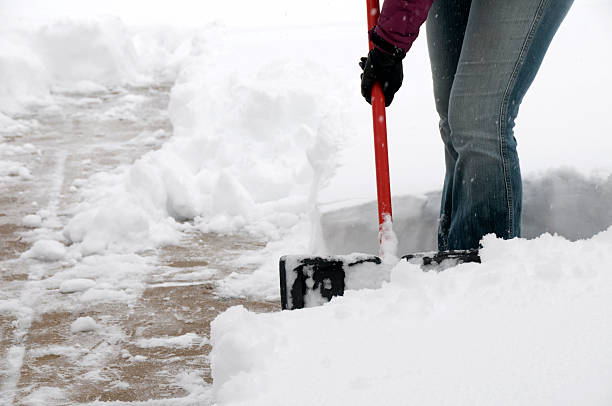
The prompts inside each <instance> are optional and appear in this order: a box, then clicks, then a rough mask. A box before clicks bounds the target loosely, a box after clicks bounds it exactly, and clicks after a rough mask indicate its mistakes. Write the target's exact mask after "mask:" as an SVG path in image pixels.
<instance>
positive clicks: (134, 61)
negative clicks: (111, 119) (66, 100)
mask: <svg viewBox="0 0 612 406" xmlns="http://www.w3.org/2000/svg"><path fill="white" fill-rule="evenodd" d="M26 21H27V20H26ZM0 22H4V23H5V24H4V26H3V28H2V29H0V34H2V35H1V36H0V114H1V113H4V114H2V115H0V122H2V123H3V122H7V123H12V124H15V123H14V122H13V121H11V118H10V116H11V115H15V114H19V113H23V112H24V111H25V108H26V107H27V106H28V105H30V104H40V103H50V102H52V99H51V97H50V96H51V93H52V92H71V93H92V92H94V93H95V92H100V91H105V90H106V89H107V88H108V87H117V86H122V85H145V84H150V83H156V82H159V81H162V82H163V81H171V80H173V79H174V78H175V77H176V73H177V69H178V66H180V62H181V61H182V60H183V58H184V57H185V56H187V54H188V53H189V52H190V46H191V45H190V42H189V41H188V38H187V37H186V35H187V34H186V32H184V31H182V30H179V29H174V30H170V29H162V28H158V29H157V30H154V29H151V28H149V29H147V30H144V29H142V30H140V31H139V30H132V29H128V28H127V27H126V26H125V25H124V24H123V22H122V21H121V20H120V19H119V18H116V17H98V18H89V19H84V18H83V19H68V18H64V19H61V20H56V21H47V22H44V23H40V22H31V21H30V22H23V21H21V22H20V23H18V24H16V23H15V22H13V21H11V22H8V21H0ZM7 115H8V116H9V117H7Z"/></svg>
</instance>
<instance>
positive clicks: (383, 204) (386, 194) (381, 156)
mask: <svg viewBox="0 0 612 406" xmlns="http://www.w3.org/2000/svg"><path fill="white" fill-rule="evenodd" d="M366 1H367V5H368V31H369V30H371V29H372V28H373V27H374V26H375V25H376V22H377V21H378V15H379V14H380V7H379V3H378V0H366ZM373 46H374V44H372V41H370V49H372V48H373ZM372 121H373V124H374V155H375V162H376V192H377V196H378V224H379V227H382V224H383V223H384V221H385V218H386V217H387V216H388V217H389V218H391V215H392V213H391V185H390V181H389V154H388V151H387V117H386V114H385V96H384V94H383V91H382V88H381V86H380V84H379V83H378V82H377V83H374V86H373V87H372Z"/></svg>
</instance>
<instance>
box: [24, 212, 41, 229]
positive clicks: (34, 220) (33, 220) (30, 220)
mask: <svg viewBox="0 0 612 406" xmlns="http://www.w3.org/2000/svg"><path fill="white" fill-rule="evenodd" d="M22 223H23V225H24V226H25V227H28V228H37V227H40V226H41V225H42V219H41V218H40V216H39V215H37V214H28V215H27V216H24V217H23V220H22Z"/></svg>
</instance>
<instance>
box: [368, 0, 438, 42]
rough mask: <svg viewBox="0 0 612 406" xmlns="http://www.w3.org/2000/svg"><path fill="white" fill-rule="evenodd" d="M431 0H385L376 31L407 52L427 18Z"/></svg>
mask: <svg viewBox="0 0 612 406" xmlns="http://www.w3.org/2000/svg"><path fill="white" fill-rule="evenodd" d="M432 3H433V0H385V2H384V3H383V7H382V11H381V13H380V17H379V18H378V23H377V24H376V28H375V30H376V33H377V34H378V35H379V36H381V37H382V38H383V39H384V40H385V41H387V42H389V43H391V44H393V45H395V46H397V47H400V48H402V49H403V50H404V51H406V52H408V50H409V49H410V47H411V46H412V43H413V42H414V40H415V39H416V38H417V36H418V35H419V27H421V25H422V24H423V23H424V22H425V20H426V19H427V13H428V12H429V9H430V8H431V5H432Z"/></svg>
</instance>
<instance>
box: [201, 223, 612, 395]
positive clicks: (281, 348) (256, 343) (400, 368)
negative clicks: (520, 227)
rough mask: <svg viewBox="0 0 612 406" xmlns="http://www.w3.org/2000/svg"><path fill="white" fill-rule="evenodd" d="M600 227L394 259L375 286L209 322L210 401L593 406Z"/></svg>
mask: <svg viewBox="0 0 612 406" xmlns="http://www.w3.org/2000/svg"><path fill="white" fill-rule="evenodd" d="M610 244H612V229H609V230H607V231H605V232H603V233H601V234H599V235H597V236H595V237H593V238H592V239H590V240H582V241H577V242H570V241H568V240H566V239H564V238H562V237H558V236H551V235H543V236H541V237H539V238H537V239H534V240H522V239H515V240H511V241H503V240H499V239H495V238H494V237H492V236H487V237H486V238H485V239H484V240H483V245H484V248H483V250H482V261H483V262H482V264H463V265H460V266H457V267H455V268H451V269H448V270H446V271H444V272H441V273H436V272H422V271H421V270H420V269H419V268H418V267H417V266H416V265H412V264H408V263H406V262H404V261H402V262H400V263H399V264H398V265H397V266H396V267H395V268H394V269H393V270H392V272H391V280H390V282H389V283H386V284H384V285H383V287H382V288H381V289H377V290H367V289H366V290H356V291H348V292H346V294H345V296H344V297H341V298H336V299H334V300H333V301H332V302H331V303H329V304H327V305H325V306H322V307H318V308H310V309H304V310H298V311H284V312H279V313H272V314H255V313H251V312H248V311H247V310H245V309H244V308H243V307H240V306H239V307H233V308H231V309H229V310H228V311H227V312H225V313H223V314H222V315H220V316H219V317H218V318H217V319H216V320H215V321H214V322H213V324H212V330H211V344H212V346H213V350H212V353H211V361H212V371H213V378H214V383H213V386H214V394H215V399H216V401H217V404H218V405H241V404H244V405H246V404H248V405H281V404H285V403H286V399H289V398H290V399H292V403H293V404H296V405H300V404H303V405H309V404H318V405H326V404H351V405H371V404H419V405H439V404H454V405H474V404H496V405H516V404H530V405H553V404H555V405H558V404H560V405H571V404H576V403H581V402H584V403H586V404H589V405H607V404H609V403H610V401H611V400H612V388H611V387H610V385H609V382H610V381H611V379H612V372H611V371H612V350H611V348H610V346H609V341H610V339H612V316H611V315H610V312H609V311H608V309H609V308H610V306H611V305H612V274H611V273H610V272H609V266H607V265H606V264H609V263H610V261H612V250H610Z"/></svg>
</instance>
